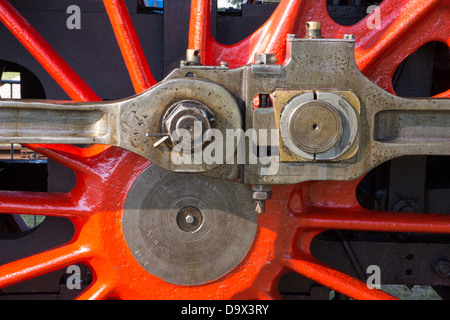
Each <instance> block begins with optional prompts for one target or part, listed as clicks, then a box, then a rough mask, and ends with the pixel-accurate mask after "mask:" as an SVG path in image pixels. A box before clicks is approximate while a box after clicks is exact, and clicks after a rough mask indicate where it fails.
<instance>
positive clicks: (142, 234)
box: [123, 164, 257, 285]
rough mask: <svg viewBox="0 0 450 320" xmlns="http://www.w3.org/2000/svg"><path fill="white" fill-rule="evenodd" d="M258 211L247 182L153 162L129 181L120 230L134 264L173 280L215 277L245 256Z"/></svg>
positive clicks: (186, 281)
mask: <svg viewBox="0 0 450 320" xmlns="http://www.w3.org/2000/svg"><path fill="white" fill-rule="evenodd" d="M256 229H257V213H256V212H255V208H254V203H253V201H252V196H251V190H250V188H249V187H248V186H247V185H244V184H239V183H234V182H229V181H224V180H218V179H214V178H210V177H207V176H203V175H198V174H185V173H172V172H169V171H166V170H164V169H162V168H160V167H158V166H157V165H155V164H153V165H151V166H150V167H149V168H147V169H146V170H145V171H144V172H143V173H142V174H141V175H140V176H139V178H138V179H137V181H136V182H135V183H134V185H133V187H132V188H131V190H130V192H129V194H128V197H127V201H126V204H125V210H124V217H123V232H124V235H125V240H126V242H127V244H128V246H129V248H130V250H131V252H132V254H133V255H134V257H135V258H136V260H137V261H138V262H139V264H140V265H141V266H142V267H143V268H144V269H145V270H147V271H148V272H149V273H151V274H153V275H155V276H157V277H159V278H161V279H163V280H165V281H167V282H169V283H174V284H180V285H200V284H203V283H206V282H209V281H213V280H215V279H218V278H220V277H221V276H223V275H225V274H227V273H229V272H230V271H231V270H232V269H233V268H235V267H236V266H237V265H239V263H240V262H241V261H242V259H243V258H244V257H245V255H246V254H247V252H248V250H249V248H250V246H251V244H252V242H253V239H254V237H255V234H256Z"/></svg>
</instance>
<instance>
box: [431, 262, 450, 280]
mask: <svg viewBox="0 0 450 320" xmlns="http://www.w3.org/2000/svg"><path fill="white" fill-rule="evenodd" d="M434 270H436V273H437V274H438V275H439V276H441V277H443V278H448V277H450V262H448V261H439V263H438V264H437V265H436V267H435V268H434Z"/></svg>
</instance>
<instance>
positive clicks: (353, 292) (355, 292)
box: [285, 254, 396, 300]
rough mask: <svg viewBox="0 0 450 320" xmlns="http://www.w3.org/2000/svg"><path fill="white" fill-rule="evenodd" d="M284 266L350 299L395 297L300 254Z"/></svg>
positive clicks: (287, 260) (385, 298)
mask: <svg viewBox="0 0 450 320" xmlns="http://www.w3.org/2000/svg"><path fill="white" fill-rule="evenodd" d="M285 264H286V266H287V267H288V268H289V269H291V270H292V271H294V272H297V273H299V274H301V275H303V276H305V277H308V278H309V279H311V280H314V281H316V282H318V283H320V284H322V285H324V286H326V287H328V288H330V289H333V290H336V291H338V292H340V293H342V294H344V295H346V296H348V297H350V298H353V299H361V300H393V299H396V298H395V297H393V296H391V295H389V294H387V293H385V292H383V291H381V290H378V289H375V288H370V289H369V287H368V286H367V284H366V283H364V282H362V281H361V280H358V279H355V278H353V277H351V276H349V275H347V274H345V273H342V272H340V271H337V270H335V269H333V268H331V267H329V266H327V265H325V264H323V263H321V262H320V261H318V260H316V259H314V258H313V257H311V256H308V255H305V254H302V255H301V258H300V259H295V260H294V259H286V260H285Z"/></svg>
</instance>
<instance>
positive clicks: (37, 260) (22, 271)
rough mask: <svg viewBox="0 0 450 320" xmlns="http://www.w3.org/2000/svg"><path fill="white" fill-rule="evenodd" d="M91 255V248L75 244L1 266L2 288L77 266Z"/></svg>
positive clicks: (0, 282) (0, 283)
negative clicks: (73, 265) (70, 266)
mask: <svg viewBox="0 0 450 320" xmlns="http://www.w3.org/2000/svg"><path fill="white" fill-rule="evenodd" d="M90 255H91V252H90V249H89V247H87V246H79V245H78V244H77V243H73V244H71V245H67V246H63V247H58V248H55V249H51V250H49V251H45V252H41V253H38V254H36V255H33V256H31V257H27V258H24V259H20V260H16V261H13V262H10V263H8V264H5V265H3V266H0V288H4V287H6V286H10V285H13V284H15V283H18V282H22V281H25V280H28V279H31V278H34V277H37V276H40V275H43V274H46V273H49V272H52V271H56V270H58V269H61V268H64V267H66V266H69V265H72V264H76V263H78V262H80V261H82V260H85V259H88V258H89V257H90Z"/></svg>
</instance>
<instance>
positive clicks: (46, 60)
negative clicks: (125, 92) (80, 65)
mask: <svg viewBox="0 0 450 320" xmlns="http://www.w3.org/2000/svg"><path fill="white" fill-rule="evenodd" d="M0 21H1V22H2V23H3V24H4V25H5V26H6V27H7V28H8V29H9V30H10V31H11V33H12V34H13V35H14V36H15V37H16V38H17V39H18V40H19V41H20V42H21V43H22V45H23V46H24V47H25V48H26V49H27V50H28V51H29V52H30V53H31V54H32V55H33V56H34V57H35V58H36V60H37V61H38V62H39V63H40V64H41V65H42V67H44V69H45V70H47V72H48V73H49V74H50V75H51V76H52V78H53V79H55V81H56V82H57V83H58V84H59V85H60V86H61V88H62V89H63V90H64V91H65V92H66V93H67V94H68V95H69V97H70V98H72V99H73V100H75V101H98V100H101V99H100V98H99V97H98V96H97V95H96V94H95V93H94V91H92V89H91V88H90V87H89V86H88V85H87V84H86V83H85V82H84V81H83V80H82V79H81V78H80V77H79V76H78V75H77V74H76V73H75V72H74V71H73V69H72V68H71V67H70V66H69V65H68V64H67V63H66V62H65V61H64V60H63V59H62V58H61V56H59V55H58V53H57V52H56V51H55V50H54V49H53V48H52V47H51V46H50V45H49V44H48V42H47V41H45V39H44V38H43V37H42V36H41V35H40V34H39V33H38V32H37V31H36V30H35V29H34V28H33V27H32V26H31V25H30V24H29V23H28V21H26V20H25V19H24V17H23V16H22V15H21V14H20V13H19V12H18V11H17V10H16V9H15V8H14V7H13V6H12V5H11V4H10V3H9V2H8V1H7V0H0Z"/></svg>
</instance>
